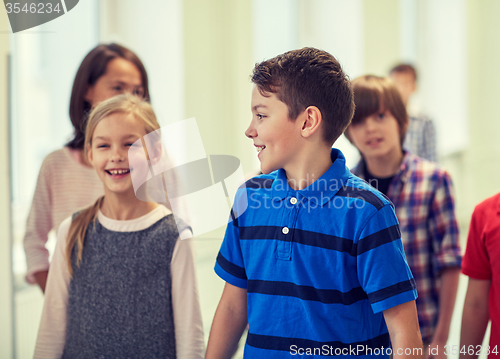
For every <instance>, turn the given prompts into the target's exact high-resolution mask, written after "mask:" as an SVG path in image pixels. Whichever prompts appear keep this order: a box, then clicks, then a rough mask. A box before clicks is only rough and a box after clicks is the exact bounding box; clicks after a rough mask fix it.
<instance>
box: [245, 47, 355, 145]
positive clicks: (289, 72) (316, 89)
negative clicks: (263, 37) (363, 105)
mask: <svg viewBox="0 0 500 359" xmlns="http://www.w3.org/2000/svg"><path fill="white" fill-rule="evenodd" d="M251 79H252V82H253V83H254V84H255V85H256V86H257V88H258V89H259V91H260V93H261V95H262V96H266V97H267V96H269V95H270V94H271V93H275V94H276V96H277V97H278V99H279V100H280V101H282V102H284V103H285V104H286V105H287V107H288V117H289V118H290V120H291V121H295V120H296V119H297V117H298V116H299V114H300V113H301V112H302V111H304V110H305V109H306V108H307V107H309V106H316V107H317V108H318V109H319V110H320V111H321V116H322V119H323V125H322V131H323V139H324V140H325V142H326V143H328V144H330V145H331V144H333V143H334V142H335V141H336V140H337V138H338V137H339V136H340V135H342V133H343V132H344V130H345V128H346V127H347V126H348V125H349V122H350V121H351V118H352V115H353V112H354V101H353V94H352V90H351V84H350V81H349V78H348V77H347V75H346V74H344V72H343V71H342V67H341V66H340V64H339V62H338V61H337V59H335V57H333V56H332V55H330V54H329V53H328V52H326V51H322V50H318V49H315V48H312V47H305V48H303V49H300V50H293V51H288V52H285V53H284V54H282V55H278V56H276V57H274V58H272V59H270V60H266V61H263V62H261V63H258V64H256V65H255V68H254V69H253V74H252V77H251Z"/></svg>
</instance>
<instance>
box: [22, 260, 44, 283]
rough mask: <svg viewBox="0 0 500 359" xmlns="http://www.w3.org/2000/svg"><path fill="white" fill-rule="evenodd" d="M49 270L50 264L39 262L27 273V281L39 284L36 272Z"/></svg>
mask: <svg viewBox="0 0 500 359" xmlns="http://www.w3.org/2000/svg"><path fill="white" fill-rule="evenodd" d="M48 271H49V265H48V264H46V265H45V264H38V265H36V266H33V267H32V268H31V269H30V270H29V271H28V272H27V273H26V277H25V279H26V282H28V283H29V284H37V281H36V278H35V274H36V273H38V272H48Z"/></svg>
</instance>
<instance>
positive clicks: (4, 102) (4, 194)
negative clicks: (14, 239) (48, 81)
mask: <svg viewBox="0 0 500 359" xmlns="http://www.w3.org/2000/svg"><path fill="white" fill-rule="evenodd" d="M9 30H10V26H9V23H8V19H7V14H6V13H5V12H3V11H0V145H1V148H0V198H1V199H2V200H1V201H0V357H1V358H11V357H13V356H14V334H13V333H14V332H13V330H12V329H13V327H14V326H13V317H14V316H13V313H14V308H13V298H14V297H13V279H12V247H11V234H10V228H11V222H10V200H9V199H10V186H9V184H10V172H9V163H10V159H9V130H8V128H9V122H8V112H7V111H8V108H9V106H8V95H7V89H8V72H7V56H8V53H9V34H8V31H9Z"/></svg>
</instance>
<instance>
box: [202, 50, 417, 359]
mask: <svg viewBox="0 0 500 359" xmlns="http://www.w3.org/2000/svg"><path fill="white" fill-rule="evenodd" d="M252 82H253V83H254V84H255V86H254V88H253V92H252V101H251V109H252V114H253V117H252V120H251V122H250V126H249V127H248V129H247V130H246V132H245V134H246V136H247V137H249V138H250V139H252V140H253V143H254V146H255V147H256V149H257V152H258V157H259V160H260V163H261V170H262V172H263V173H264V174H263V175H260V176H257V177H255V178H252V179H251V180H249V181H248V182H247V183H246V188H245V186H244V187H243V188H240V189H239V190H238V192H237V194H236V198H235V201H234V205H233V209H232V211H231V218H232V221H231V222H230V223H229V224H228V226H227V229H226V235H225V238H224V241H223V243H222V246H221V248H220V252H219V255H218V257H217V262H216V265H215V271H216V273H217V274H218V275H219V276H220V277H221V278H222V279H223V280H225V281H226V285H225V287H224V292H223V294H222V298H221V300H220V303H219V306H218V308H217V311H216V313H215V317H214V321H213V324H212V329H211V332H210V339H209V342H208V348H207V354H206V358H207V359H225V358H230V357H231V354H232V352H233V350H234V347H235V345H236V343H237V342H238V340H239V338H240V337H241V334H242V332H243V330H244V329H245V327H246V325H247V322H248V325H249V329H248V337H247V342H246V345H245V354H244V355H245V357H246V358H290V357H293V356H296V355H298V356H299V357H308V358H309V357H310V358H316V357H322V355H326V356H335V355H344V356H349V355H351V356H353V357H354V356H356V357H363V358H370V357H373V358H388V357H389V355H390V354H391V353H390V351H387V349H388V347H389V346H390V342H391V341H392V346H393V349H394V357H395V358H400V357H403V356H404V355H405V352H404V351H405V349H407V348H411V349H409V350H410V352H411V354H410V355H408V352H406V355H407V357H415V358H418V357H420V356H421V354H422V342H421V340H420V333H419V329H418V322H417V312H416V308H415V298H416V295H417V294H416V291H415V287H414V282H413V277H412V275H411V272H410V269H409V268H408V265H407V263H406V261H405V258H404V252H403V246H402V244H401V240H400V237H399V229H398V225H397V219H396V216H395V214H394V209H393V208H392V206H391V204H390V202H389V201H388V200H387V199H386V198H385V197H383V196H382V195H381V194H380V193H378V192H377V191H375V190H374V189H373V188H371V187H370V186H368V185H366V184H365V183H364V182H363V181H361V180H360V179H359V178H357V177H355V176H353V175H352V174H351V173H350V172H349V170H348V168H347V167H346V166H345V158H344V156H343V155H342V153H341V152H340V151H339V150H337V149H332V144H333V143H334V142H335V140H336V139H337V138H338V137H339V136H340V135H341V134H342V133H343V131H344V130H345V128H346V126H347V125H348V124H349V122H350V120H351V117H352V114H353V110H354V104H353V94H352V90H351V85H350V83H349V80H348V79H347V77H346V75H345V74H344V73H343V71H342V69H341V67H340V64H339V63H338V61H337V60H336V59H335V58H334V57H333V56H332V55H330V54H329V53H327V52H325V51H321V50H317V49H314V48H304V49H301V50H295V51H289V52H287V53H285V54H282V55H279V56H277V57H275V58H273V59H270V60H267V61H263V62H262V63H260V64H257V65H256V66H255V68H254V71H253V76H252ZM245 203H248V207H247V208H246V209H245V208H244V207H245ZM379 258H384V259H385V260H379ZM413 349H416V350H413ZM418 350H420V355H419V354H418V353H419V352H418Z"/></svg>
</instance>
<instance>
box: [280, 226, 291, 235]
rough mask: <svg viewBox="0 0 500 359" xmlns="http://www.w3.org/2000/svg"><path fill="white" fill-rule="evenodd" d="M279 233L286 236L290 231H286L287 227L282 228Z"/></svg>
mask: <svg viewBox="0 0 500 359" xmlns="http://www.w3.org/2000/svg"><path fill="white" fill-rule="evenodd" d="M281 232H283V234H288V232H290V230H289V229H288V227H283V229H282V230H281Z"/></svg>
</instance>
